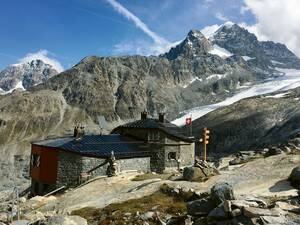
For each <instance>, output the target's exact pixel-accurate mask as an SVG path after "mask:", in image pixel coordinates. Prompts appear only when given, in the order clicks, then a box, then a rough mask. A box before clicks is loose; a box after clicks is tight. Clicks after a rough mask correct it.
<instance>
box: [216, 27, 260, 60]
mask: <svg viewBox="0 0 300 225" xmlns="http://www.w3.org/2000/svg"><path fill="white" fill-rule="evenodd" d="M213 42H214V43H215V44H217V45H219V46H221V47H222V48H225V49H227V50H228V51H230V52H232V53H234V54H236V55H241V56H245V55H246V56H249V57H251V56H254V53H253V49H255V50H259V51H262V50H261V49H259V48H260V46H259V42H258V40H257V37H256V36H255V35H254V34H252V33H250V32H249V31H247V30H246V29H244V28H242V27H240V26H239V25H237V24H230V25H229V24H224V25H223V26H221V27H220V28H219V29H218V30H217V31H216V32H215V34H214V36H213Z"/></svg>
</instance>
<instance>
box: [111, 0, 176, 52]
mask: <svg viewBox="0 0 300 225" xmlns="http://www.w3.org/2000/svg"><path fill="white" fill-rule="evenodd" d="M107 2H108V3H110V4H111V5H112V6H113V8H114V9H115V10H116V11H117V12H119V13H120V14H122V15H123V16H125V17H126V18H127V19H128V20H131V21H132V22H134V24H135V25H136V26H137V27H138V28H139V29H141V30H142V31H143V32H144V33H146V34H147V35H148V36H149V37H151V38H152V39H153V41H154V45H153V46H152V48H154V51H158V52H159V51H161V50H163V49H165V46H166V45H169V44H170V42H169V41H167V40H166V39H164V38H163V37H161V36H159V35H158V34H156V33H155V32H153V31H152V30H150V28H149V27H148V26H147V25H146V24H145V23H144V22H143V21H142V20H141V19H140V18H138V17H137V16H136V15H134V14H133V13H132V12H130V11H129V10H128V9H126V8H125V7H124V6H123V5H121V4H120V3H119V2H117V1H116V0H107ZM129 45H130V43H128V46H123V47H122V48H123V49H126V48H129ZM117 48H120V46H117ZM122 48H120V49H122Z"/></svg>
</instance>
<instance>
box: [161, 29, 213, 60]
mask: <svg viewBox="0 0 300 225" xmlns="http://www.w3.org/2000/svg"><path fill="white" fill-rule="evenodd" d="M211 49H212V43H211V42H210V41H209V40H208V39H207V38H206V37H205V36H204V35H203V34H202V33H201V32H200V31H198V30H191V31H190V32H189V33H188V35H187V37H186V38H185V39H184V40H183V41H182V42H181V43H180V44H179V45H177V46H175V47H173V48H171V50H170V51H169V52H167V53H166V54H164V55H163V56H164V57H166V58H168V59H170V60H173V59H176V58H178V57H184V58H188V59H191V58H195V57H198V56H202V55H204V54H207V53H208V52H209V51H210V50H211Z"/></svg>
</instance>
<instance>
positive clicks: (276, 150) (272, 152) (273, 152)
mask: <svg viewBox="0 0 300 225" xmlns="http://www.w3.org/2000/svg"><path fill="white" fill-rule="evenodd" d="M282 153H283V151H282V150H281V149H280V148H276V147H272V148H271V149H269V151H268V152H267V156H272V155H280V154H282Z"/></svg>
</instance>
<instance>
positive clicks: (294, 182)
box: [288, 166, 300, 187]
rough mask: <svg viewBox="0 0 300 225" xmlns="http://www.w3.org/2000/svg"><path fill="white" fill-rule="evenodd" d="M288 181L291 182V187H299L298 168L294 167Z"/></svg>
mask: <svg viewBox="0 0 300 225" xmlns="http://www.w3.org/2000/svg"><path fill="white" fill-rule="evenodd" d="M288 180H289V181H290V182H291V185H292V186H295V187H299V185H300V166H297V167H295V168H294V169H293V170H292V172H291V174H290V176H289V178H288Z"/></svg>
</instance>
